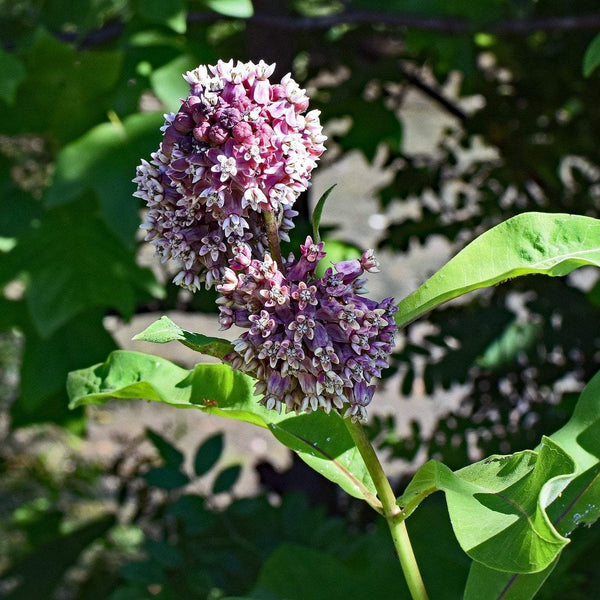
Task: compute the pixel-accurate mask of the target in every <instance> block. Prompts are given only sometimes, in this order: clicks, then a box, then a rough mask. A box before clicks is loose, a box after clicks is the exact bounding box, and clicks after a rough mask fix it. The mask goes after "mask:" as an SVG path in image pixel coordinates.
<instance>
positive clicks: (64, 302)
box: [0, 202, 163, 337]
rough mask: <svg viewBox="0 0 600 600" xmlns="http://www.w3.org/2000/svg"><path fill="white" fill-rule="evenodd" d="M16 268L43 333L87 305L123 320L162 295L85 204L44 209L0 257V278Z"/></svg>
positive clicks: (10, 275)
mask: <svg viewBox="0 0 600 600" xmlns="http://www.w3.org/2000/svg"><path fill="white" fill-rule="evenodd" d="M34 225H35V224H34ZM22 272H25V273H28V277H29V279H30V281H29V285H28V287H27V305H28V307H29V310H30V313H31V317H32V319H33V322H34V323H35V326H36V328H37V330H38V331H39V333H40V335H41V336H43V337H47V336H50V335H52V334H53V333H54V332H56V330H57V329H59V328H60V327H62V326H63V325H64V324H65V323H67V322H68V321H69V320H70V319H72V318H73V317H75V316H76V315H78V314H80V313H81V312H83V311H85V310H88V309H89V308H91V307H103V308H113V309H116V310H118V311H119V312H120V313H121V315H123V316H124V317H125V318H126V319H127V318H129V317H131V316H132V315H133V313H134V310H135V306H136V304H137V303H138V302H139V301H141V300H146V299H149V298H151V297H152V296H154V297H160V296H162V294H163V292H162V289H161V287H160V286H159V285H158V284H157V283H156V281H155V279H154V276H153V275H152V273H151V272H150V271H149V270H148V269H141V268H140V267H138V266H137V264H136V262H135V257H134V256H133V255H132V253H131V252H129V251H128V250H127V248H125V247H124V246H123V244H122V243H121V242H120V241H119V239H118V238H117V237H116V236H115V235H114V234H113V233H112V232H111V231H110V230H109V229H108V228H107V227H106V225H105V224H104V223H103V222H102V221H101V220H100V219H98V217H97V215H95V214H94V210H93V206H91V205H90V203H86V202H79V203H72V204H70V205H68V207H60V208H58V209H55V210H53V211H50V212H49V213H48V216H47V218H46V219H45V220H44V221H43V222H42V224H41V225H39V226H37V227H36V226H32V227H31V228H30V229H29V230H28V231H27V232H26V233H24V234H23V236H22V237H21V239H20V240H19V243H18V244H17V246H16V247H15V248H14V249H13V250H12V251H11V252H8V253H7V254H4V255H0V281H1V282H4V283H7V282H8V281H11V280H12V279H14V278H15V277H16V276H17V275H18V274H19V273H22Z"/></svg>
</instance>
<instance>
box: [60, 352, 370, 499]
mask: <svg viewBox="0 0 600 600" xmlns="http://www.w3.org/2000/svg"><path fill="white" fill-rule="evenodd" d="M253 384H254V380H253V379H252V378H251V377H249V376H247V375H244V374H243V373H241V372H240V371H234V370H232V369H231V368H230V367H229V366H228V365H224V364H219V365H218V364H199V365H196V367H195V368H194V369H192V370H191V371H187V370H186V369H182V368H181V367H178V366H177V365H175V364H173V363H171V362H169V361H167V360H165V359H162V358H158V357H156V356H151V355H148V354H142V353H140V352H126V351H123V350H118V351H116V352H113V353H112V354H111V355H110V356H109V357H108V359H107V360H106V362H104V363H101V364H97V365H94V366H92V367H89V368H87V369H80V370H78V371H73V372H72V373H70V374H69V378H68V380H67V391H68V394H69V397H70V399H71V404H70V406H71V407H72V408H75V407H78V406H83V405H86V404H104V403H105V402H108V401H109V400H111V399H113V398H117V399H129V398H132V399H133V398H137V399H146V400H152V401H156V402H164V403H165V404H170V405H171V406H176V407H179V408H196V409H199V410H202V411H204V412H207V413H211V414H216V415H220V416H223V417H228V418H231V419H237V420H240V421H246V422H248V423H252V424H254V425H258V426H260V427H266V428H269V429H270V430H271V432H272V433H273V434H274V435H275V436H276V437H277V439H279V440H280V441H281V442H282V443H284V444H285V445H286V446H288V447H289V448H291V449H292V450H294V451H295V452H297V453H298V455H299V456H300V458H302V460H304V461H305V462H307V463H308V464H309V465H310V466H311V467H313V468H314V469H315V470H317V471H319V472H320V473H322V474H323V475H325V477H327V478H329V479H330V480H331V481H333V482H335V483H337V484H338V485H339V486H341V487H342V488H343V489H344V490H345V491H346V492H348V493H349V494H351V495H352V496H355V497H357V498H364V499H365V500H366V501H367V502H369V503H370V504H371V505H372V506H374V507H375V508H380V506H381V505H380V503H379V501H378V500H377V499H376V498H375V496H374V493H375V486H374V484H373V482H372V480H371V478H370V476H369V474H368V471H367V468H366V466H365V465H364V463H363V461H362V458H361V457H360V455H359V453H358V451H357V450H356V448H355V447H354V444H353V442H352V439H351V437H350V434H349V433H348V432H347V430H346V427H345V425H344V423H343V420H342V418H341V417H340V416H339V415H338V414H337V413H330V414H329V415H326V414H325V413H323V412H321V411H318V412H315V413H312V414H309V415H299V416H292V417H291V416H289V415H280V414H278V413H277V412H275V411H271V410H267V409H266V408H264V407H263V406H262V405H260V404H258V402H257V398H256V397H255V396H254V393H253Z"/></svg>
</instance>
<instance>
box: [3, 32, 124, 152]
mask: <svg viewBox="0 0 600 600" xmlns="http://www.w3.org/2000/svg"><path fill="white" fill-rule="evenodd" d="M19 58H20V59H21V61H22V62H23V64H24V65H25V68H26V77H25V78H24V79H23V80H22V81H21V83H20V85H19V86H18V89H17V90H16V91H17V93H16V101H15V102H14V103H13V104H12V107H11V109H9V110H8V111H3V112H2V113H0V127H2V128H4V130H5V131H6V132H7V133H29V132H32V131H34V132H38V133H50V134H51V135H52V136H53V137H54V138H55V139H56V140H58V141H59V142H60V143H64V142H67V141H69V140H72V139H74V138H76V137H78V136H80V135H82V134H83V133H84V132H85V131H86V130H87V129H88V128H89V127H92V126H93V125H95V124H96V123H98V122H99V121H101V120H103V119H104V118H105V117H106V111H107V110H108V109H109V104H110V103H109V99H108V98H109V93H110V91H111V90H112V89H113V87H114V86H115V84H116V83H117V82H118V80H119V76H120V74H121V67H122V62H123V53H122V51H120V50H89V51H88V50H86V51H77V50H75V49H74V48H73V47H72V46H70V45H68V44H65V43H62V42H60V41H59V40H58V39H57V38H56V37H55V36H52V35H50V34H49V33H48V32H46V31H44V30H43V29H39V30H37V31H36V33H35V34H34V36H33V39H32V41H31V44H29V45H27V46H26V47H25V50H24V51H23V52H22V53H20V55H19Z"/></svg>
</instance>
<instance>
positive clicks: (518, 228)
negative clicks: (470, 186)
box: [396, 213, 600, 327]
mask: <svg viewBox="0 0 600 600" xmlns="http://www.w3.org/2000/svg"><path fill="white" fill-rule="evenodd" d="M586 265H593V266H597V267H598V266H600V221H599V220H597V219H592V218H590V217H582V216H577V215H561V214H544V213H524V214H521V215H518V216H516V217H513V218H512V219H509V220H508V221H505V222H504V223H501V224H500V225H497V226H496V227H494V228H492V229H490V230H489V231H487V232H485V233H483V234H482V235H480V236H479V237H478V238H477V239H475V240H474V241H472V242H471V243H470V244H469V245H468V246H467V247H466V248H464V249H463V250H462V251H461V252H459V253H458V254H457V255H456V256H455V257H454V258H452V259H451V260H450V261H449V262H448V263H447V264H446V265H444V266H443V267H442V268H441V269H440V270H439V271H438V272H437V273H435V275H433V276H432V277H430V278H429V279H428V280H427V281H426V282H425V283H424V284H423V285H421V286H420V287H419V288H418V289H417V290H415V291H414V292H413V293H412V294H410V295H409V296H407V297H406V298H404V299H403V300H401V301H400V303H399V304H398V308H399V310H398V313H397V314H396V322H397V324H398V326H399V327H402V326H404V325H406V324H408V323H410V322H411V321H413V320H415V319H416V318H418V317H419V316H421V315H423V314H424V313H426V312H428V311H430V310H431V309H432V308H435V307H436V306H439V305H440V304H442V303H444V302H447V301H448V300H451V299H452V298H457V297H458V296H462V295H463V294H466V293H467V292H470V291H473V290H477V289H481V288H484V287H489V286H492V285H495V284H497V283H500V282H502V281H504V280H506V279H510V278H512V277H518V276H520V275H530V274H535V273H540V274H544V275H549V276H551V277H558V276H562V275H567V274H568V273H570V272H571V271H573V270H575V269H577V268H579V267H583V266H586Z"/></svg>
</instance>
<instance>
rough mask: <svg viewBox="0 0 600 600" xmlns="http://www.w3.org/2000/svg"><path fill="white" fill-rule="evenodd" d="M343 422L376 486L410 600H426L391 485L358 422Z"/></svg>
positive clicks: (425, 592) (402, 518)
mask: <svg viewBox="0 0 600 600" xmlns="http://www.w3.org/2000/svg"><path fill="white" fill-rule="evenodd" d="M344 422H345V423H346V427H347V429H348V431H349V432H350V435H351V436H352V439H353V440H354V443H355V444H356V447H357V448H358V451H359V452H360V454H361V456H362V458H363V460H364V461H365V465H366V466H367V469H368V470H369V473H370V475H371V478H372V479H373V483H374V484H375V489H376V490H377V495H378V496H379V500H381V504H382V506H383V516H384V517H385V520H386V521H387V524H388V527H389V529H390V533H391V535H392V540H393V542H394V548H395V549H396V553H397V555H398V560H399V561H400V566H401V567H402V572H403V573H404V578H405V579H406V583H407V585H408V589H409V591H410V594H411V597H412V598H413V600H428V596H427V591H426V590H425V584H424V583H423V578H422V577H421V573H420V571H419V566H418V564H417V560H416V558H415V555H414V552H413V549H412V545H411V543H410V538H409V536H408V531H407V529H406V523H405V521H404V515H403V513H402V510H401V508H400V507H399V506H398V504H397V503H396V497H395V495H394V492H393V490H392V487H391V486H390V482H389V481H388V479H387V477H386V476H385V473H384V471H383V467H382V466H381V463H380V462H379V459H378V458H377V455H376V454H375V450H374V449H373V446H372V445H371V442H370V441H369V438H368V437H367V434H366V433H365V430H364V429H363V428H362V426H361V424H360V423H359V422H358V421H353V420H352V419H344Z"/></svg>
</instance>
